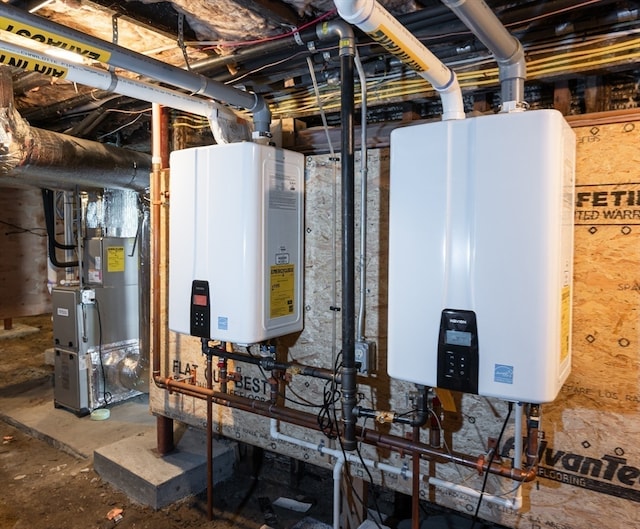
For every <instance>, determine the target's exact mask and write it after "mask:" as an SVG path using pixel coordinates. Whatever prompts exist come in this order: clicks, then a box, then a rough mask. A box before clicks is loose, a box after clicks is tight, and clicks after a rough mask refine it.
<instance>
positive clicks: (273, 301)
mask: <svg viewBox="0 0 640 529" xmlns="http://www.w3.org/2000/svg"><path fill="white" fill-rule="evenodd" d="M270 293H271V296H270V302H269V317H270V318H271V319H273V318H282V317H283V316H290V315H291V314H293V311H294V305H293V299H294V294H295V267H294V265H292V264H282V265H273V266H272V267H271V289H270Z"/></svg>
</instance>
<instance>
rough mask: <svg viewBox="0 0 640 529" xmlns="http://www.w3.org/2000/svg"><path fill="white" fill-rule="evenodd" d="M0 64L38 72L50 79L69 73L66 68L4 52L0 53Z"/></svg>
mask: <svg viewBox="0 0 640 529" xmlns="http://www.w3.org/2000/svg"><path fill="white" fill-rule="evenodd" d="M0 64H6V65H7V66H12V67H14V68H21V69H22V70H29V71H31V72H38V73H41V74H42V75H50V76H51V77H58V78H64V77H66V75H67V72H68V71H69V70H68V69H67V68H64V67H62V66H57V65H54V64H50V63H48V62H43V61H40V60H36V59H35V58H33V57H30V56H27V55H14V54H13V53H9V52H6V51H0Z"/></svg>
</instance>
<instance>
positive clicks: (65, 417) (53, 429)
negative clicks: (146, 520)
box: [0, 380, 236, 509]
mask: <svg viewBox="0 0 640 529" xmlns="http://www.w3.org/2000/svg"><path fill="white" fill-rule="evenodd" d="M53 401H54V398H53V386H52V384H51V381H48V382H47V381H46V380H44V381H41V382H40V383H38V384H36V385H34V386H33V387H31V388H30V389H27V390H25V391H23V392H14V394H13V395H8V396H5V397H3V398H2V399H0V420H2V421H5V422H7V423H8V424H11V425H12V426H14V427H16V428H18V429H20V430H22V431H24V432H26V433H28V434H29V435H31V436H32V437H35V438H38V439H42V440H44V441H46V442H47V443H49V444H51V445H53V446H55V447H56V448H58V449H60V450H63V451H65V452H67V453H69V454H71V455H73V456H75V457H77V458H82V459H87V460H90V461H93V466H94V470H95V471H96V472H97V473H98V475H100V477H101V478H102V479H103V480H104V481H106V482H108V483H110V484H111V485H113V486H114V487H115V488H117V489H118V490H120V491H122V492H124V493H126V494H127V495H128V496H129V497H130V498H131V499H133V500H134V501H136V502H138V503H140V504H142V505H147V506H149V507H152V508H154V509H160V508H162V507H165V506H167V505H170V504H171V503H174V502H175V501H178V500H181V499H183V498H185V497H188V496H193V495H196V494H198V493H200V492H202V491H203V490H205V488H206V476H207V470H206V463H207V460H206V453H207V452H206V434H205V432H203V431H200V430H194V429H191V428H187V429H181V430H180V431H179V432H176V435H175V436H174V437H175V442H176V449H175V450H174V451H173V452H171V453H170V454H167V455H165V456H163V457H160V456H159V455H158V453H157V451H156V419H155V417H154V416H153V415H152V414H151V413H150V412H149V402H148V396H147V395H139V396H137V397H134V398H132V399H129V400H126V401H124V402H119V403H117V404H115V405H112V406H109V408H108V409H109V411H110V414H109V418H108V419H106V420H93V419H92V418H91V416H90V415H87V416H84V417H78V416H76V415H75V414H74V413H72V412H70V411H68V410H66V409H64V408H56V407H55V406H54V404H53ZM213 455H214V459H213V461H214V465H215V468H216V472H215V474H214V484H215V483H218V482H220V481H222V480H224V479H226V478H228V477H229V476H230V475H231V473H232V472H233V468H234V464H235V460H236V448H235V443H233V442H223V441H216V440H214V446H213Z"/></svg>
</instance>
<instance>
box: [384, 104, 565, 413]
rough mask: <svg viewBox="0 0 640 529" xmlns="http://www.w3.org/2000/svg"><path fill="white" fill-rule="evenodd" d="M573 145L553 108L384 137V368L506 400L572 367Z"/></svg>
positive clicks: (539, 389)
mask: <svg viewBox="0 0 640 529" xmlns="http://www.w3.org/2000/svg"><path fill="white" fill-rule="evenodd" d="M574 164H575V135H574V133H573V131H572V130H571V129H570V127H569V126H568V125H567V123H566V122H565V120H564V118H563V117H562V115H561V114H560V113H559V112H557V111H555V110H535V111H529V112H514V113H510V114H496V115H490V116H481V117H475V118H470V119H464V120H456V121H443V122H437V123H429V124H423V125H416V126H411V127H406V128H400V129H396V130H394V131H393V133H392V135H391V175H390V179H391V180H390V214H389V224H390V230H389V231H390V235H389V236H390V241H389V254H390V257H389V316H388V317H389V320H388V323H389V342H388V371H389V374H390V375H391V376H393V377H396V378H399V379H402V380H407V381H411V382H414V383H418V384H423V385H427V386H434V387H441V388H445V389H451V390H456V391H462V392H467V393H474V394H479V395H484V396H491V397H498V398H503V399H506V400H511V401H522V402H532V403H542V402H549V401H551V400H553V399H554V398H555V397H556V396H557V394H558V391H559V390H560V387H561V386H562V384H563V383H564V381H565V380H566V378H567V376H568V374H569V372H570V369H571V284H572V259H573V189H574V172H575V171H574Z"/></svg>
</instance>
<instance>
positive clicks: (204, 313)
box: [189, 279, 211, 338]
mask: <svg viewBox="0 0 640 529" xmlns="http://www.w3.org/2000/svg"><path fill="white" fill-rule="evenodd" d="M190 322H191V326H190V333H189V334H191V336H198V337H200V338H210V337H211V303H210V299H209V282H208V281H200V280H198V279H196V280H194V281H193V283H192V284H191V317H190Z"/></svg>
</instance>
